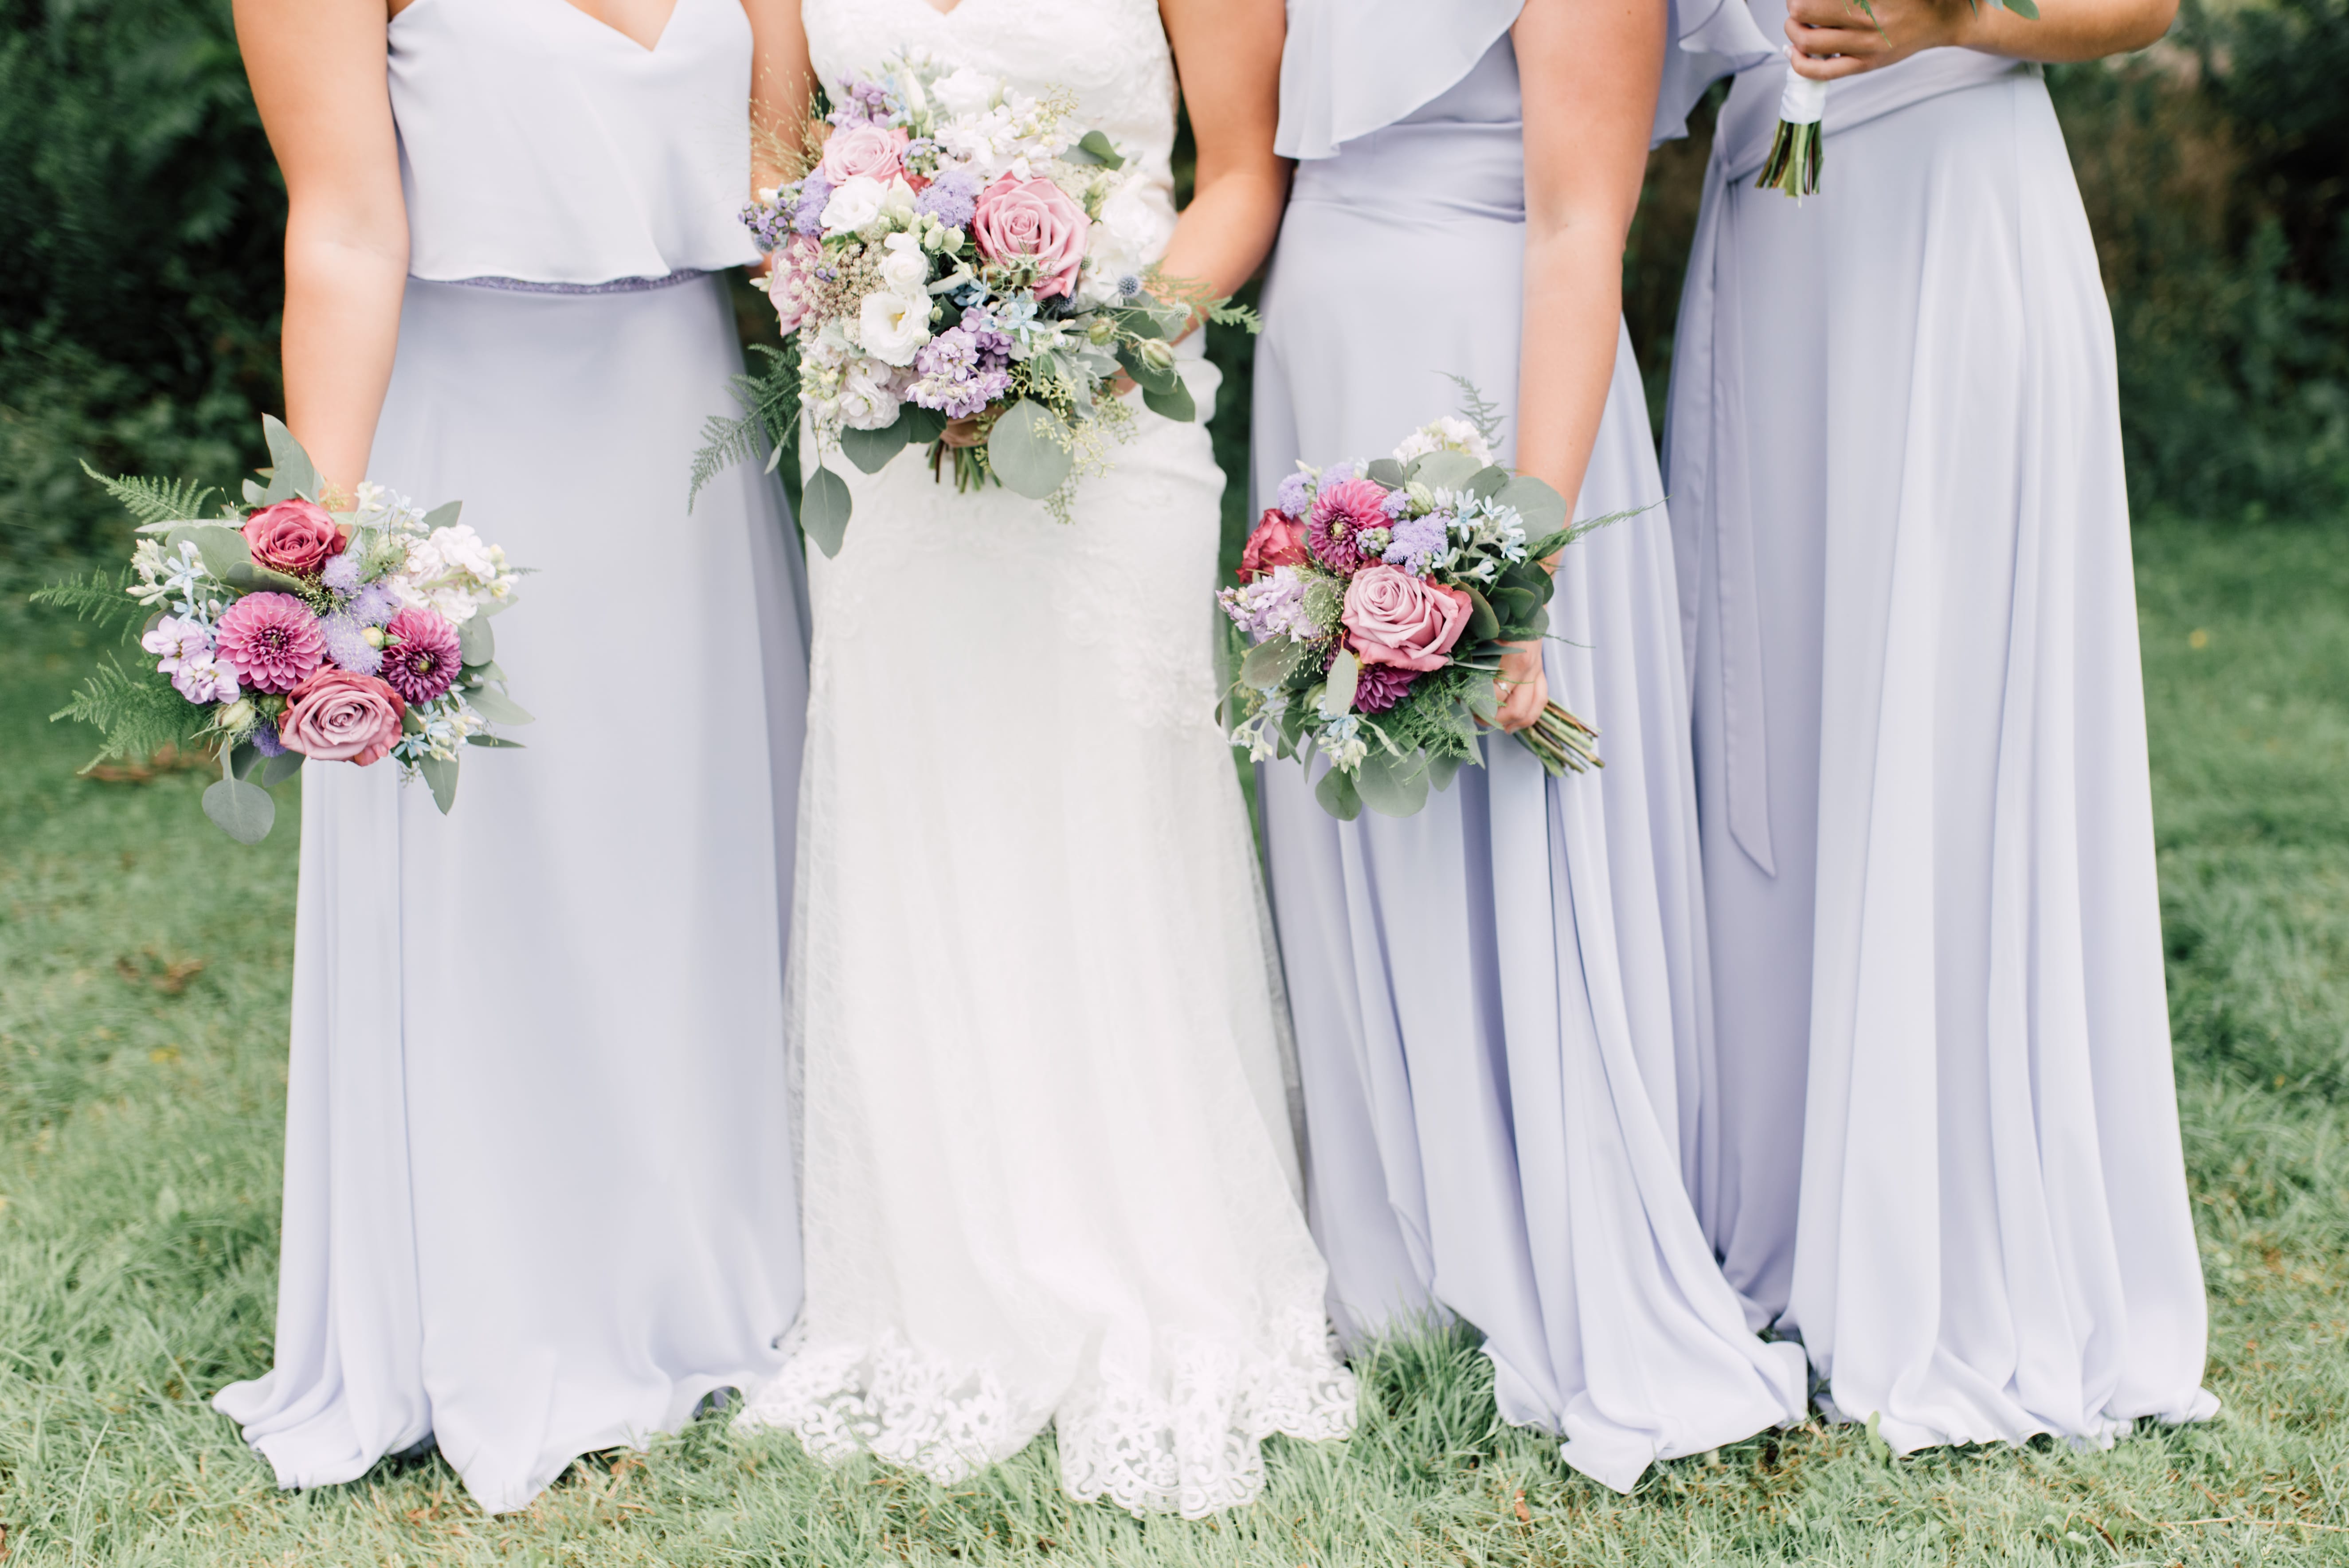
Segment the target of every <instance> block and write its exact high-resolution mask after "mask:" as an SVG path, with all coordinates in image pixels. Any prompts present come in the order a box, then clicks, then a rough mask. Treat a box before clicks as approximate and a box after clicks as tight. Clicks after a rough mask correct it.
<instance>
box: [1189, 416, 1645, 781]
mask: <svg viewBox="0 0 2349 1568" xmlns="http://www.w3.org/2000/svg"><path fill="white" fill-rule="evenodd" d="M1480 409H1481V405H1479V404H1477V403H1476V402H1475V400H1474V399H1473V398H1472V402H1471V410H1472V413H1475V412H1477V411H1479V410H1480ZM1491 437H1492V429H1491V428H1490V425H1489V422H1484V421H1481V420H1480V419H1477V418H1467V419H1463V418H1446V419H1439V420H1437V421H1435V422H1434V423H1433V424H1431V425H1427V426H1424V427H1423V428H1421V429H1419V430H1418V431H1416V432H1414V433H1413V435H1412V436H1411V437H1410V438H1408V439H1406V440H1405V441H1404V442H1403V443H1402V446H1400V447H1398V448H1396V449H1395V452H1394V455H1393V456H1392V457H1391V458H1383V459H1379V460H1378V461H1375V462H1371V463H1367V464H1364V463H1353V462H1340V463H1332V464H1330V466H1329V467H1327V468H1323V469H1309V468H1305V467H1304V466H1303V465H1299V471H1298V472H1297V473H1294V474H1291V475H1289V476H1288V478H1287V479H1285V480H1282V481H1281V484H1280V490H1279V494H1278V499H1277V500H1276V503H1275V504H1274V505H1273V506H1272V507H1271V508H1269V509H1268V510H1267V511H1266V512H1265V513H1264V515H1263V517H1262V518H1261V519H1260V520H1259V521H1257V526H1256V531H1255V532H1254V533H1253V534H1251V535H1250V536H1249V538H1248V542H1247V549H1246V551H1245V552H1244V554H1243V555H1242V557H1241V563H1240V571H1239V575H1240V580H1241V586H1239V587H1237V588H1226V589H1225V590H1224V591H1223V592H1222V593H1221V594H1219V595H1218V599H1219V601H1220V603H1222V605H1223V608H1224V612H1225V614H1226V615H1228V616H1229V617H1230V618H1231V621H1232V624H1233V626H1234V628H1235V634H1236V636H1237V637H1238V638H1239V639H1240V641H1241V642H1242V643H1244V644H1250V645H1248V646H1247V647H1246V648H1245V651H1244V652H1242V651H1241V650H1240V649H1238V648H1236V649H1235V652H1236V653H1237V654H1239V676H1238V679H1237V682H1236V683H1235V684H1234V685H1233V686H1232V688H1231V693H1230V696H1228V697H1227V699H1226V709H1225V717H1226V725H1227V726H1228V727H1229V730H1230V733H1231V737H1232V742H1233V744H1234V745H1235V746H1244V747H1246V748H1247V750H1248V754H1249V755H1250V757H1252V758H1255V759H1257V760H1259V761H1262V760H1266V759H1268V758H1290V757H1294V758H1298V759H1299V761H1301V762H1305V763H1308V764H1309V763H1310V761H1311V758H1312V757H1313V755H1314V754H1315V753H1316V752H1318V753H1319V755H1320V756H1322V757H1324V758H1327V759H1328V760H1329V764H1330V768H1329V770H1328V771H1327V772H1326V773H1324V774H1323V775H1322V777H1321V779H1320V782H1319V784H1318V785H1317V786H1316V787H1315V789H1314V793H1315V796H1316V797H1317V798H1318V799H1319V801H1320V802H1321V805H1322V807H1323V809H1325V810H1328V811H1329V812H1330V814H1331V815H1332V816H1335V817H1339V818H1341V819H1345V820H1351V819H1353V818H1354V817H1356V816H1359V815H1360V814H1361V808H1362V807H1363V806H1365V805H1368V806H1369V807H1370V808H1371V810H1375V811H1379V812H1381V813H1383V814H1385V815H1388V816H1395V817H1407V816H1410V815H1411V814H1412V813H1413V812H1415V811H1417V810H1419V809H1420V808H1421V807H1422V806H1423V805H1425V804H1426V803H1427V793H1428V790H1429V789H1430V788H1431V787H1433V788H1434V789H1444V788H1445V787H1446V786H1448V785H1449V784H1450V783H1451V781H1452V779H1453V777H1454V775H1455V774H1456V773H1457V772H1458V771H1459V769H1460V766H1461V764H1463V763H1464V762H1476V763H1478V764H1480V765H1481V763H1482V757H1481V755H1480V753H1479V751H1478V748H1477V743H1478V740H1479V738H1480V737H1481V736H1482V735H1483V734H1484V733H1485V731H1486V729H1487V727H1489V726H1490V725H1491V723H1492V721H1493V719H1494V717H1495V715H1496V714H1497V713H1498V711H1499V707H1500V702H1499V697H1498V695H1497V693H1496V692H1495V686H1494V682H1495V678H1496V677H1497V676H1499V674H1500V671H1501V659H1502V655H1503V654H1504V653H1505V652H1506V649H1507V647H1508V645H1511V644H1515V643H1525V642H1529V641H1533V640H1536V639H1538V638H1540V637H1542V636H1544V635H1546V634H1547V632H1548V627H1549V608H1548V604H1549V595H1550V576H1549V572H1548V570H1547V568H1546V567H1545V565H1544V562H1547V561H1548V560H1549V559H1550V557H1552V556H1554V555H1556V554H1557V552H1559V551H1561V550H1563V549H1565V548H1566V546H1568V544H1570V543H1572V542H1574V541H1575V540H1577V539H1578V538H1580V537H1581V536H1582V535H1583V534H1585V533H1588V532H1589V531H1591V530H1592V529H1595V528H1599V527H1603V526H1605V525H1606V524H1608V523H1610V522H1614V521H1619V519H1621V518H1623V517H1628V516H1630V515H1632V514H1631V513H1629V512H1621V513H1615V514H1611V515H1609V516H1607V517H1601V518H1594V519H1592V520H1590V521H1587V522H1580V523H1576V524H1573V525H1571V526H1568V525H1567V524H1566V521H1565V520H1566V501H1565V500H1564V498H1562V497H1561V496H1560V495H1559V494H1558V493H1557V490H1554V489H1552V488H1551V487H1550V486H1548V485H1547V484H1544V483H1543V482H1542V481H1541V480H1537V479H1533V478H1531V477H1529V476H1526V475H1523V474H1516V475H1512V474H1511V473H1509V472H1508V471H1507V470H1506V469H1503V468H1500V467H1499V466H1497V465H1495V463H1494V461H1493V453H1492V447H1491ZM1597 733H1598V732H1597V731H1596V730H1594V729H1592V728H1591V727H1590V726H1588V725H1587V724H1585V723H1584V722H1583V721H1582V720H1580V719H1578V718H1577V717H1574V715H1572V714H1570V713H1568V711H1567V710H1566V709H1565V708H1563V707H1559V706H1558V705H1557V704H1556V703H1551V704H1549V705H1548V707H1547V708H1546V709H1545V710H1544V712H1543V713H1542V716H1541V717H1540V718H1539V719H1537V721H1536V722H1535V723H1534V724H1532V725H1531V726H1529V727H1526V728H1525V729H1522V730H1519V731H1517V732H1516V738H1517V740H1518V741H1519V743H1521V744H1522V745H1524V746H1525V747H1526V749H1527V750H1529V751H1531V752H1532V753H1533V754H1534V756H1535V757H1536V758H1539V759H1540V761H1541V764H1542V766H1543V768H1545V769H1547V770H1548V771H1549V773H1550V774H1551V775H1552V776H1553V777H1556V776H1559V775H1563V774H1565V773H1568V772H1581V771H1583V770H1584V769H1589V768H1595V767H1598V766H1599V756H1598V753H1597V752H1596V751H1595V750H1594V749H1593V747H1592V742H1593V740H1594V739H1595V738H1597Z"/></svg>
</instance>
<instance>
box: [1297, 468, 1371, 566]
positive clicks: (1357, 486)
mask: <svg viewBox="0 0 2349 1568" xmlns="http://www.w3.org/2000/svg"><path fill="white" fill-rule="evenodd" d="M1386 500H1387V492H1386V489H1385V487H1384V486H1382V485H1379V484H1376V483H1374V482H1372V481H1371V480H1339V481H1338V482H1337V483H1336V484H1334V485H1325V486H1324V487H1322V490H1321V493H1320V494H1319V495H1318V496H1316V497H1314V498H1313V516H1312V521H1311V522H1310V523H1309V525H1308V527H1307V528H1306V531H1305V546H1306V548H1307V549H1309V550H1310V551H1311V552H1313V556H1314V559H1315V560H1317V561H1319V562H1321V564H1322V565H1324V566H1327V567H1328V568H1330V571H1332V572H1349V573H1350V572H1357V571H1360V570H1361V567H1362V565H1363V564H1364V563H1365V562H1368V561H1369V560H1370V559H1371V556H1370V555H1369V553H1368V552H1365V551H1364V550H1363V549H1362V547H1361V545H1360V544H1359V543H1357V542H1356V541H1355V536H1356V535H1357V534H1360V533H1362V532H1364V531H1368V530H1370V529H1373V528H1384V527H1386V526H1387V522H1388V519H1387V513H1386Z"/></svg>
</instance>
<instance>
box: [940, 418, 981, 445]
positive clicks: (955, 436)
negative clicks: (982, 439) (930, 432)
mask: <svg viewBox="0 0 2349 1568" xmlns="http://www.w3.org/2000/svg"><path fill="white" fill-rule="evenodd" d="M938 439H939V440H941V441H944V442H945V443H946V444H947V446H949V447H975V446H977V445H978V420H977V419H975V418H973V419H950V420H948V421H947V428H946V433H945V434H944V435H941V436H940V437H939V438H938Z"/></svg>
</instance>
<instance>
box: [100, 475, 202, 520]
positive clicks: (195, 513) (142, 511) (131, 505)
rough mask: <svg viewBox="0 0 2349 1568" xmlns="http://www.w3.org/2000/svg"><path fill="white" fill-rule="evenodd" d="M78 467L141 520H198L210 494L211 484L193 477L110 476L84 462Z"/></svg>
mask: <svg viewBox="0 0 2349 1568" xmlns="http://www.w3.org/2000/svg"><path fill="white" fill-rule="evenodd" d="M81 471H82V472H84V473H86V474H88V476H89V477H90V478H92V479H94V480H97V481H98V483H99V484H102V485H104V486H105V487H106V493H107V494H109V495H110V496H112V497H113V498H114V499H115V500H119V501H120V502H121V503H122V505H123V507H124V509H125V510H127V511H129V513H130V515H131V516H133V517H135V518H137V519H138V520H139V521H140V522H193V521H199V520H200V519H202V516H203V506H204V500H205V498H207V497H208V496H210V495H212V486H210V485H200V484H198V483H196V482H195V481H194V480H150V479H140V478H139V477H138V476H137V475H135V474H123V475H120V476H119V477H118V478H115V479H109V478H107V477H106V476H105V475H104V474H102V473H99V472H98V470H97V469H94V468H91V467H90V466H89V464H88V463H87V462H85V463H83V464H82V466H81Z"/></svg>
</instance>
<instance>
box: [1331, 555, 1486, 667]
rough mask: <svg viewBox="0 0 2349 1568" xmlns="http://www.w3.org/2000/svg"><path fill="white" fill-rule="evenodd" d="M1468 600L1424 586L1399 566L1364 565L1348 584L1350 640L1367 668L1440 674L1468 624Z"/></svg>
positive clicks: (1345, 616) (1343, 614)
mask: <svg viewBox="0 0 2349 1568" xmlns="http://www.w3.org/2000/svg"><path fill="white" fill-rule="evenodd" d="M1469 609H1470V605H1469V601H1468V595H1467V594H1466V593H1463V592H1461V591H1460V590H1459V589H1457V588H1445V587H1442V586H1440V585H1438V584H1436V583H1423V582H1421V581H1420V580H1419V579H1418V578H1416V577H1413V575H1412V574H1411V573H1408V572H1405V571H1403V570H1402V568H1401V567H1398V566H1386V565H1379V566H1365V567H1364V568H1362V570H1361V571H1360V572H1357V573H1354V577H1353V581H1352V582H1350V583H1347V584H1346V606H1345V608H1344V609H1343V610H1341V611H1340V612H1339V614H1338V619H1339V620H1340V621H1342V622H1344V623H1345V625H1346V630H1347V632H1348V633H1349V634H1350V635H1349V638H1348V640H1349V641H1350V643H1351V644H1352V645H1353V648H1354V652H1355V654H1356V655H1357V656H1359V657H1360V658H1361V661H1362V662H1363V663H1364V664H1366V665H1393V666H1394V667H1395V668H1397V669H1402V670H1421V671H1426V670H1438V669H1442V668H1443V667H1444V665H1447V664H1450V663H1451V662H1452V661H1451V660H1450V659H1448V658H1446V657H1445V656H1444V655H1447V654H1449V653H1450V652H1451V651H1452V645H1453V644H1454V643H1456V642H1458V641H1459V640H1460V632H1461V629H1462V628H1463V627H1464V626H1466V625H1467V624H1468V614H1469Z"/></svg>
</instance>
